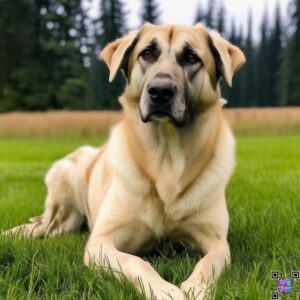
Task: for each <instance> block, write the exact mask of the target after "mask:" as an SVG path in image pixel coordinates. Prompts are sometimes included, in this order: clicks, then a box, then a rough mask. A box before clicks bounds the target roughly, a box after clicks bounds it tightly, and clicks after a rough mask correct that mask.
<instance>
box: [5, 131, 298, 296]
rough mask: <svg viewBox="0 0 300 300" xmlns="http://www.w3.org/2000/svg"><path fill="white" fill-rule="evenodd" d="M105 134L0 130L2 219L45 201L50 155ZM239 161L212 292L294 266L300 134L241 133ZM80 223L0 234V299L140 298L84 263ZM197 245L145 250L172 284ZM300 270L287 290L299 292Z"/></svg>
mask: <svg viewBox="0 0 300 300" xmlns="http://www.w3.org/2000/svg"><path fill="white" fill-rule="evenodd" d="M103 141H104V138H102V139H101V138H74V139H71V138H68V139H63V138H48V139H37V138H35V139H33V138H31V139H1V140H0V157H1V159H0V170H1V172H0V228H1V229H6V228H9V227H11V226H14V225H16V224H19V223H22V222H26V221H27V219H28V218H29V217H31V216H34V215H37V214H40V213H41V212H42V210H43V202H44V200H43V199H44V197H45V193H46V190H45V187H44V185H43V176H44V174H45V172H46V170H47V169H48V168H49V166H50V164H51V162H53V161H54V160H55V159H57V158H60V157H61V156H63V155H65V154H66V153H68V152H70V151H71V150H73V149H74V148H76V147H77V146H79V145H83V144H92V145H99V144H100V143H102V142H103ZM237 154H238V165H237V168H236V172H235V174H234V176H233V178H232V181H231V183H230V185H229V187H228V190H227V199H228V205H229V210H230V216H231V224H230V231H229V243H230V246H231V253H232V265H231V267H230V268H229V269H228V270H227V272H225V273H224V274H223V275H222V276H221V278H220V280H219V282H218V284H217V286H216V289H215V292H214V297H215V299H219V300H223V299H225V300H226V299H248V300H260V299H264V300H265V299H270V293H271V290H274V289H276V286H275V281H273V280H272V279H271V271H273V270H277V271H280V272H281V273H282V274H283V276H284V277H290V275H289V274H290V272H291V271H292V270H295V269H298V270H299V269H300V232H299V220H300V184H299V182H300V136H299V135H298V136H297V135H295V136H292V135H291V136H273V137H241V138H239V139H238V151H237ZM86 239H87V233H86V232H84V231H82V232H80V233H78V234H73V235H72V236H63V237H56V238H52V239H40V240H30V239H24V238H4V237H0V299H107V300H111V299H118V300H119V299H124V300H125V299H126V300H127V299H143V297H142V296H140V295H138V294H137V293H136V292H135V290H134V289H133V288H132V287H131V286H130V285H129V284H128V283H127V282H126V281H125V280H124V281H123V282H117V281H116V280H114V279H113V278H112V277H111V276H110V275H108V274H103V273H102V272H101V271H97V272H94V271H91V270H89V269H88V268H86V267H85V266H84V265H83V263H82V258H83V249H84V245H85V242H86ZM197 257H198V256H197V253H196V252H195V251H193V250H192V249H190V248H185V249H184V250H183V251H181V252H177V253H176V251H175V250H172V249H171V250H165V251H164V252H163V253H161V254H160V255H157V254H151V255H149V256H147V257H146V259H147V260H149V261H151V263H152V264H153V265H154V266H155V268H156V269H157V270H158V271H159V273H160V274H161V275H162V276H163V277H165V278H166V279H168V280H170V281H172V282H174V283H175V284H179V283H180V282H182V281H183V280H184V279H185V278H186V277H187V276H188V274H189V273H190V272H191V271H192V268H193V266H194V265H195V263H196V261H197ZM299 283H300V280H299V281H298V287H297V288H296V286H295V285H294V286H293V289H292V293H291V294H289V295H290V298H286V297H285V298H282V299H300V298H299V295H298V296H297V295H296V292H295V291H296V289H298V292H299V293H300V284H299Z"/></svg>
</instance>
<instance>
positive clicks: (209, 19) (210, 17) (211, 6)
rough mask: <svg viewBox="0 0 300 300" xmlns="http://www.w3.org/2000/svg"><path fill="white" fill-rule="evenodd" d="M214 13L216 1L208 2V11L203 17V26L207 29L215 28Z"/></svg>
mask: <svg viewBox="0 0 300 300" xmlns="http://www.w3.org/2000/svg"><path fill="white" fill-rule="evenodd" d="M215 11H216V0H210V1H209V2H208V9H207V13H206V16H205V24H206V26H207V27H209V28H213V29H214V28H216V20H215V15H214V12H215Z"/></svg>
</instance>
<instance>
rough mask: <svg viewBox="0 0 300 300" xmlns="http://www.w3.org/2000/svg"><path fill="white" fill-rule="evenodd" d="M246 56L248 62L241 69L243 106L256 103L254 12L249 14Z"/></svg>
mask: <svg viewBox="0 0 300 300" xmlns="http://www.w3.org/2000/svg"><path fill="white" fill-rule="evenodd" d="M243 50H244V52H245V56H246V59H247V63H246V65H245V67H244V68H243V69H242V70H241V76H242V77H243V78H242V81H243V82H242V97H241V106H255V105H256V104H257V103H256V99H255V98H256V92H255V91H256V85H255V83H256V82H255V70H254V60H255V57H254V55H255V49H254V46H253V39H252V13H251V11H250V12H249V15H248V33H247V38H246V41H245V47H244V49H243Z"/></svg>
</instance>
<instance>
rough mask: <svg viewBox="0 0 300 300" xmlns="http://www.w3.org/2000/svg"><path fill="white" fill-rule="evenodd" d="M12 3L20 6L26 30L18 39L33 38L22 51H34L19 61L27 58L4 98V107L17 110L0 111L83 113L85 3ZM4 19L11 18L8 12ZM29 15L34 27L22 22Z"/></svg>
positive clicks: (59, 0) (56, 0) (13, 75)
mask: <svg viewBox="0 0 300 300" xmlns="http://www.w3.org/2000/svg"><path fill="white" fill-rule="evenodd" d="M10 2H11V5H15V7H14V11H15V12H20V11H21V14H22V17H20V20H16V24H18V25H23V26H24V28H22V29H21V30H20V33H17V35H21V34H24V33H25V32H28V36H26V41H24V42H23V44H22V45H20V46H19V47H18V48H17V49H19V50H20V49H26V50H25V52H26V51H27V49H28V53H27V54H25V53H24V51H22V53H21V54H20V53H19V54H18V55H17V56H16V57H18V56H20V55H21V59H22V63H21V65H20V66H16V67H15V68H14V70H13V72H12V73H11V78H10V80H9V81H8V82H7V83H6V86H5V89H4V91H5V94H4V95H2V97H3V99H5V100H4V102H5V101H7V102H9V103H12V104H13V106H14V107H7V106H5V105H0V107H1V108H0V109H2V110H6V109H14V108H18V109H27V110H28V109H30V110H45V109H48V108H62V107H66V108H71V109H72V108H83V106H84V98H85V91H86V86H85V75H86V68H85V67H84V65H83V55H82V52H81V47H82V43H81V42H80V37H79V34H82V32H81V33H79V30H82V28H81V25H80V26H79V24H78V21H77V20H78V16H80V17H81V18H85V16H84V12H83V10H82V7H81V1H76V0H70V1H65V0H47V1H45V0H43V1H42V0H34V1H27V0H23V1H21V0H17V1H10ZM22 6H23V10H20V9H21V7H22ZM4 14H5V15H7V10H6V8H5V7H4ZM27 14H28V15H30V18H28V20H30V21H28V23H27V24H24V23H23V21H22V18H23V19H24V16H27ZM23 15H24V16H23ZM25 20H27V17H26V18H25ZM23 46H24V47H23ZM0 52H1V51H0ZM9 55H10V56H11V53H9ZM16 57H12V59H16ZM0 97H1V96H0ZM2 97H1V98H2ZM2 104H3V102H2Z"/></svg>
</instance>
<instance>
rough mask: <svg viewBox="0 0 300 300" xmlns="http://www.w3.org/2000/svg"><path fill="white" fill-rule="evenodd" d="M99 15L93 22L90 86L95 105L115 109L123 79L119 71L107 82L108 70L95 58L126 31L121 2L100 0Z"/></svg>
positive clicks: (117, 104)
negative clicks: (112, 80) (93, 41)
mask: <svg viewBox="0 0 300 300" xmlns="http://www.w3.org/2000/svg"><path fill="white" fill-rule="evenodd" d="M99 8H100V9H99V11H100V17H99V18H98V19H97V20H96V21H95V22H94V35H95V41H96V44H97V46H96V45H95V47H94V51H93V52H94V54H93V56H92V60H91V61H92V67H91V87H90V89H91V90H92V91H94V97H95V107H96V108H110V109H117V108H120V105H119V103H118V101H117V99H118V96H119V95H120V94H121V92H122V90H123V88H124V79H123V76H122V74H120V72H119V73H118V75H117V77H116V78H115V80H114V82H113V83H109V82H108V77H109V71H108V68H107V66H106V65H105V63H104V62H103V61H99V60H98V59H96V58H95V55H97V56H98V53H99V52H100V51H101V49H103V48H104V47H105V46H106V45H107V44H108V43H109V42H111V41H113V40H115V39H117V38H119V37H121V36H122V35H123V34H125V33H126V26H125V14H124V12H123V3H122V2H121V1H119V0H101V2H100V7H99Z"/></svg>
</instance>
